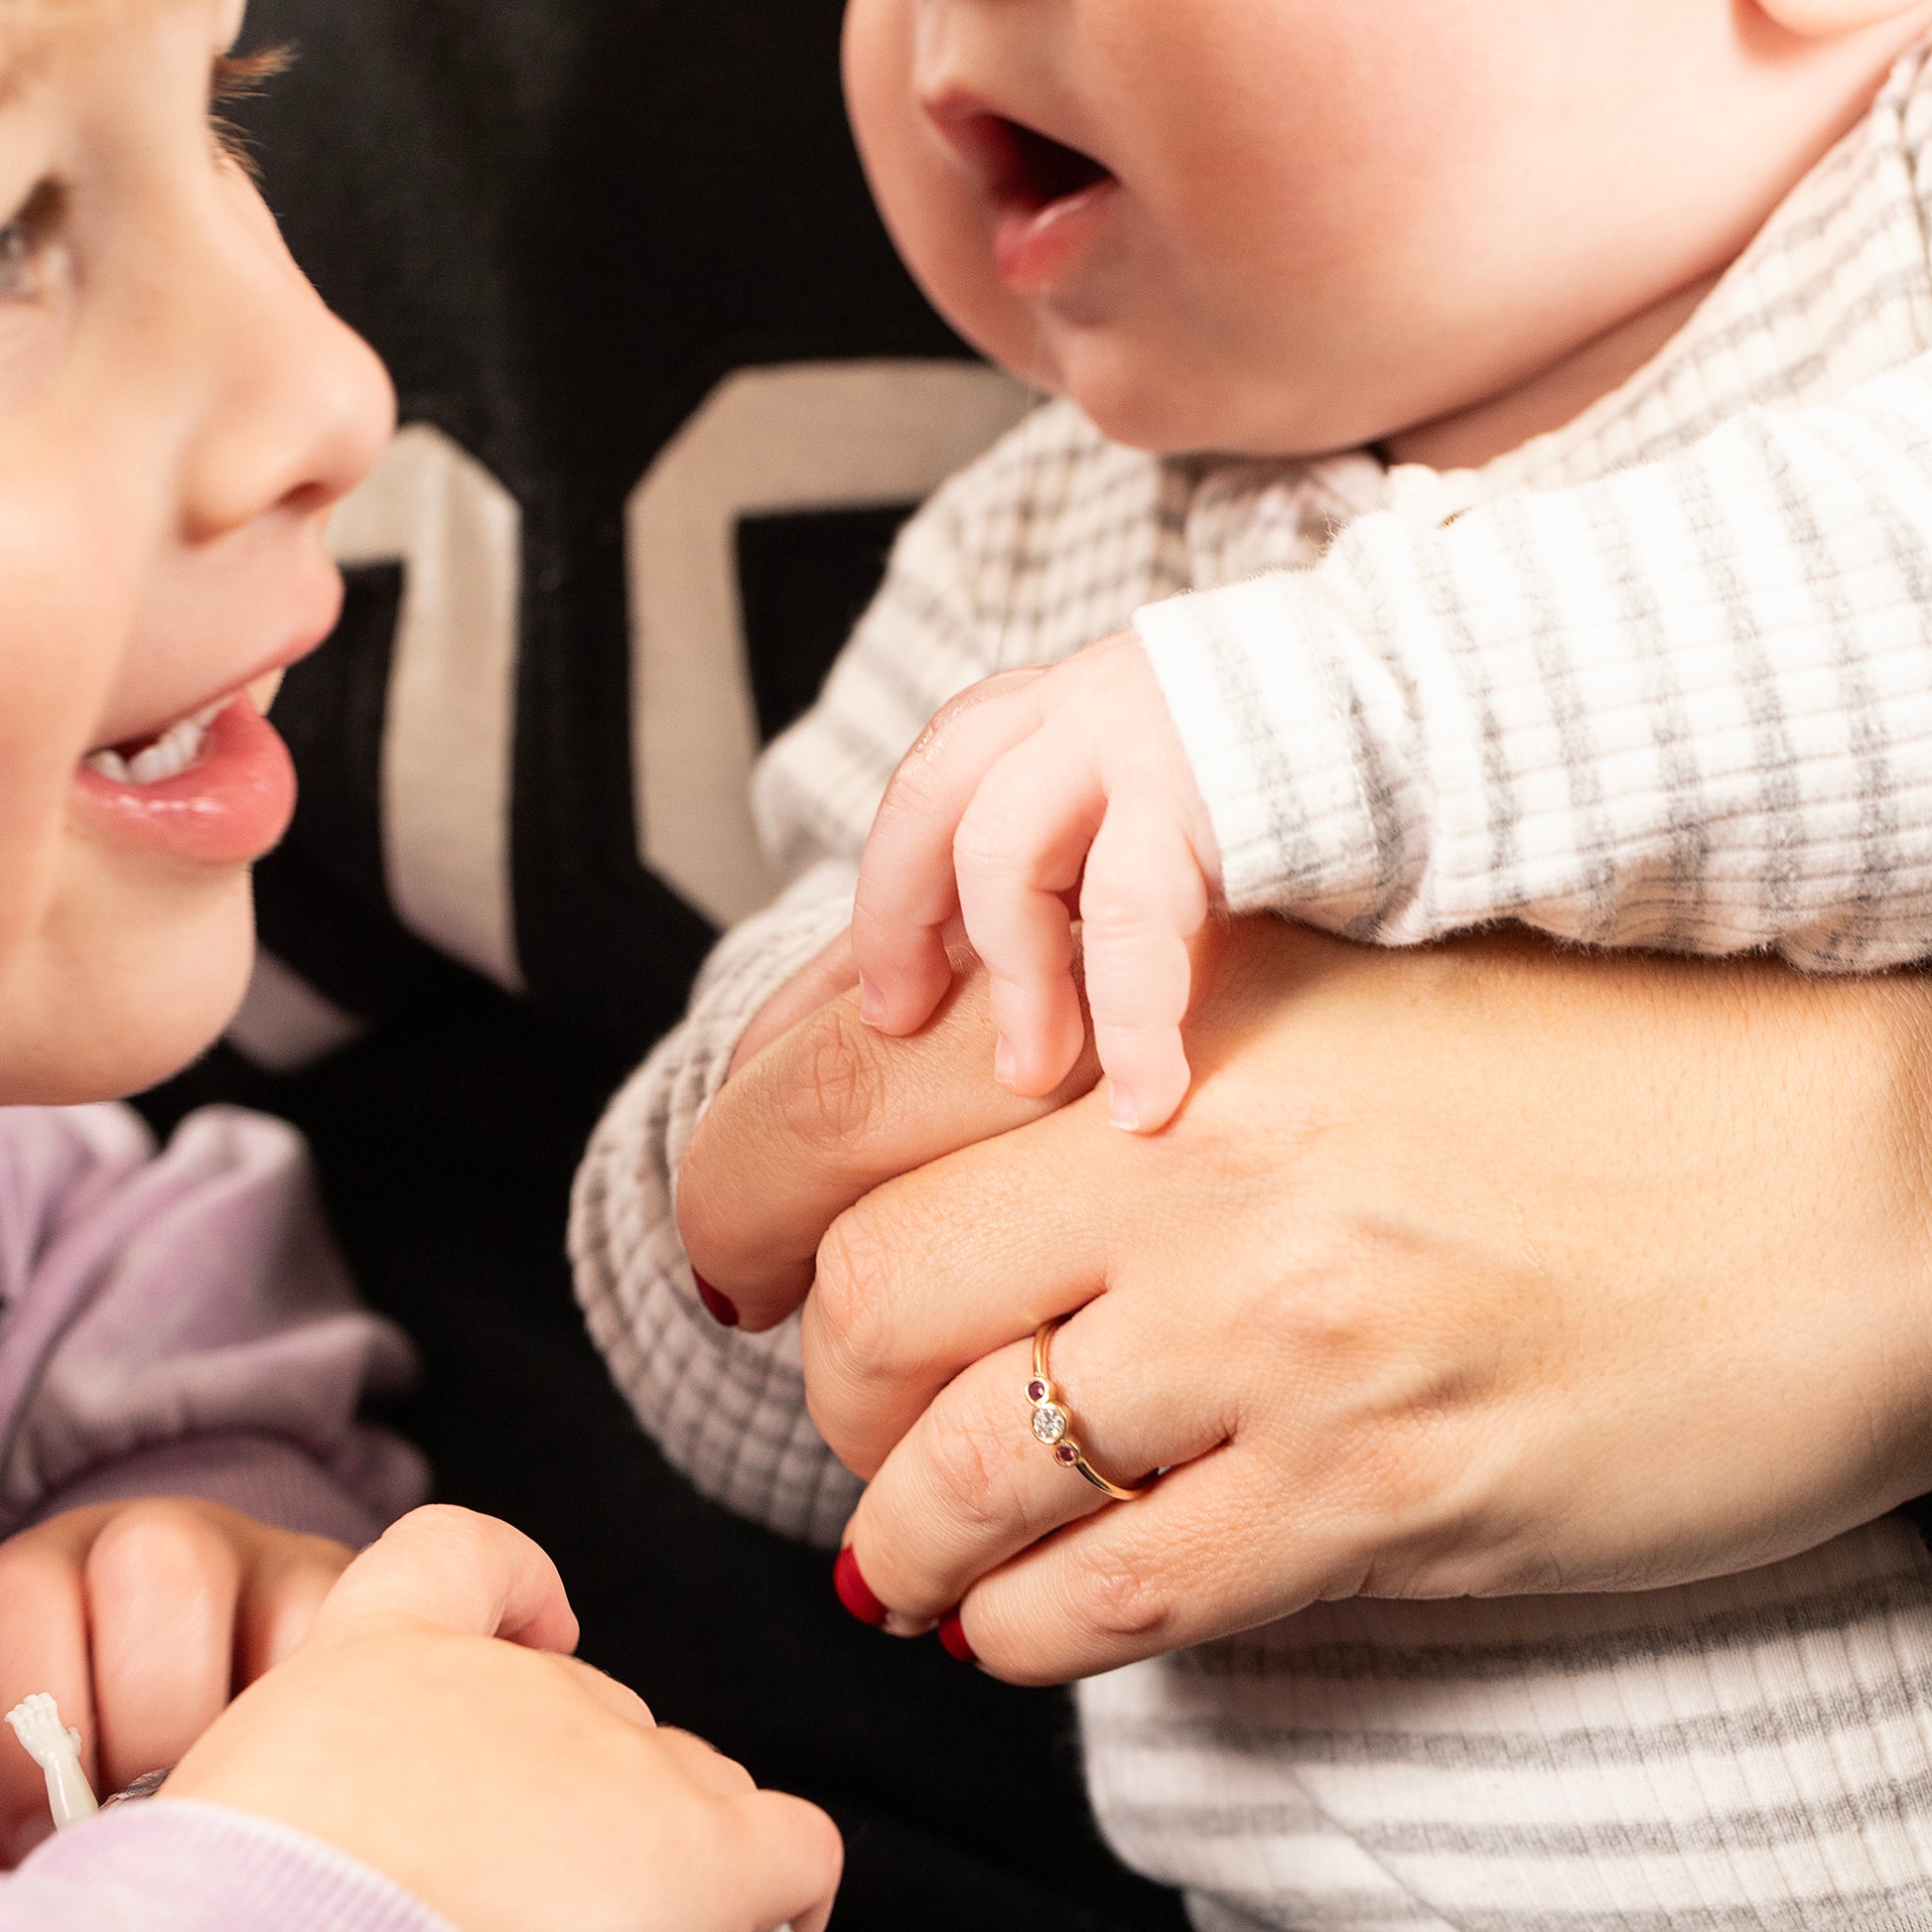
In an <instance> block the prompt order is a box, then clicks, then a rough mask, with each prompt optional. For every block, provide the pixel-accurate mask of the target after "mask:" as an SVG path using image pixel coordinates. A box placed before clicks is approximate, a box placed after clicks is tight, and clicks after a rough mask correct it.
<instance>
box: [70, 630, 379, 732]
mask: <svg viewBox="0 0 1932 1932" xmlns="http://www.w3.org/2000/svg"><path fill="white" fill-rule="evenodd" d="M339 614H340V604H338V607H337V611H336V612H332V614H331V615H330V618H329V621H328V622H327V623H326V624H324V625H323V626H322V628H321V629H320V630H314V628H313V626H311V627H310V628H309V629H305V630H304V631H303V632H302V633H301V634H299V635H297V636H296V637H294V638H291V639H290V641H289V642H288V643H286V644H284V645H282V646H281V647H280V648H279V649H277V650H273V651H270V652H268V653H267V654H266V655H265V656H263V658H262V659H261V661H260V662H259V663H257V664H256V665H255V666H254V667H253V668H252V669H250V670H247V671H244V672H243V673H242V675H241V676H239V677H237V678H233V679H231V680H230V681H229V682H228V683H227V684H224V685H223V686H222V687H221V689H220V690H218V691H213V692H208V693H207V694H205V695H204V696H202V697H199V698H195V699H192V700H191V701H190V702H188V703H187V704H184V705H181V706H180V707H179V708H177V709H175V710H172V711H170V712H169V713H168V714H167V715H166V716H165V717H159V718H154V719H152V720H150V721H149V722H147V723H145V724H140V725H137V726H136V727H135V728H134V729H133V730H132V731H126V732H122V733H120V734H119V735H118V736H116V737H114V738H112V739H110V740H108V742H107V743H106V744H104V745H96V746H95V747H94V748H93V750H92V751H90V752H89V753H88V754H87V756H88V757H89V758H91V757H93V756H94V753H95V752H114V751H121V750H124V749H125V748H127V747H129V746H138V745H143V744H147V743H149V742H151V741H153V740H155V739H158V738H160V737H161V736H163V734H164V733H167V732H169V731H172V730H173V729H174V728H175V726H177V725H179V724H182V723H184V722H185V721H187V720H188V719H190V718H199V717H201V716H203V715H204V714H205V713H207V712H208V711H209V710H210V709H212V710H215V711H218V710H220V709H221V707H222V706H223V705H225V704H227V703H228V702H229V701H230V700H231V699H233V698H236V697H238V696H239V695H240V694H241V693H242V692H243V691H246V690H248V689H249V687H250V686H252V685H257V684H260V683H261V682H262V680H263V679H264V678H268V677H279V675H280V673H281V672H283V671H285V670H287V669H288V667H289V666H290V665H291V664H294V663H298V662H299V661H300V660H301V659H302V658H305V657H307V656H308V655H309V653H310V652H311V651H312V650H314V649H315V648H316V647H317V646H318V645H319V644H321V643H322V641H323V640H324V639H325V638H326V637H327V636H328V635H329V633H330V632H331V631H332V630H333V629H334V628H335V627H336V616H337V615H339Z"/></svg>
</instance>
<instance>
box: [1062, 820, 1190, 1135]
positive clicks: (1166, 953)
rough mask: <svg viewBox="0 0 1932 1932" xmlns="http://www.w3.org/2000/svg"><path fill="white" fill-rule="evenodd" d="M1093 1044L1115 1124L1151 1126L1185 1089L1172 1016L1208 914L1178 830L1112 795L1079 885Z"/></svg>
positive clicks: (1178, 1014)
mask: <svg viewBox="0 0 1932 1932" xmlns="http://www.w3.org/2000/svg"><path fill="white" fill-rule="evenodd" d="M1080 916H1081V921H1082V926H1081V949H1082V954H1083V957H1084V962H1085V970H1086V983H1087V1007H1088V1010H1089V1012H1090V1013H1091V1014H1092V1016H1093V1040H1094V1048H1095V1050H1096V1052H1097V1053H1098V1054H1099V1056H1100V1064H1101V1066H1102V1067H1103V1068H1104V1069H1105V1070H1106V1073H1107V1080H1108V1086H1109V1111H1110V1113H1111V1116H1112V1118H1113V1121H1114V1124H1115V1125H1116V1126H1117V1127H1124V1128H1127V1129H1129V1130H1130V1131H1132V1132H1136V1133H1142V1134H1152V1133H1154V1132H1155V1131H1157V1130H1158V1129H1160V1128H1162V1127H1165V1126H1166V1125H1167V1124H1168V1122H1169V1121H1170V1120H1171V1119H1172V1118H1173V1112H1174V1109H1175V1108H1176V1107H1178V1106H1179V1105H1180V1102H1181V1100H1182V1099H1183V1098H1184V1096H1185V1095H1186V1092H1187V1084H1188V1079H1189V1074H1188V1069H1187V1055H1186V1052H1185V1050H1184V1049H1183V1048H1182V1046H1181V1042H1180V1023H1181V1021H1182V1020H1184V1019H1185V1018H1186V1015H1187V997H1188V991H1189V988H1190V985H1191V982H1192V973H1193V962H1192V959H1191V956H1190V955H1189V952H1188V949H1187V941H1188V940H1189V939H1191V938H1192V937H1193V935H1194V934H1195V933H1196V932H1198V931H1199V930H1200V927H1201V922H1202V921H1203V920H1204V919H1205V918H1206V917H1207V886H1206V883H1205V881H1203V880H1202V878H1201V875H1200V867H1199V864H1198V862H1197V861H1196V859H1195V857H1194V853H1193V848H1192V847H1191V846H1190V845H1189V844H1188V842H1187V839H1186V837H1185V835H1184V833H1183V832H1182V831H1181V830H1180V828H1179V827H1178V826H1177V825H1176V824H1175V823H1174V822H1173V819H1172V818H1171V817H1170V816H1168V815H1167V814H1166V813H1164V812H1163V811H1162V809H1161V808H1160V806H1159V804H1158V803H1155V804H1149V803H1146V802H1143V801H1141V800H1138V799H1134V798H1117V799H1114V800H1112V801H1111V802H1110V804H1109V806H1108V810H1107V818H1106V822H1105V823H1104V824H1103V825H1102V826H1101V828H1100V831H1099V833H1098V834H1097V836H1096V837H1095V839H1094V842H1093V850H1092V851H1091V852H1090V853H1089V854H1088V856H1087V874H1086V879H1085V881H1084V882H1083V884H1082V886H1081V890H1080Z"/></svg>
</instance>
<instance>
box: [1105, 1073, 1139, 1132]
mask: <svg viewBox="0 0 1932 1932" xmlns="http://www.w3.org/2000/svg"><path fill="white" fill-rule="evenodd" d="M1107 1118H1108V1119H1109V1120H1110V1121H1112V1122H1113V1124H1114V1125H1115V1126H1116V1127H1118V1128H1120V1129H1122V1130H1123V1131H1124V1132H1126V1133H1129V1134H1132V1133H1133V1132H1134V1131H1135V1130H1136V1129H1137V1128H1138V1127H1139V1126H1140V1124H1141V1109H1140V1105H1139V1103H1138V1102H1137V1101H1136V1100H1135V1098H1134V1096H1133V1094H1131V1093H1130V1092H1129V1091H1128V1090H1127V1088H1125V1087H1124V1086H1122V1085H1121V1083H1120V1082H1119V1081H1118V1080H1110V1081H1108V1083H1107Z"/></svg>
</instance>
